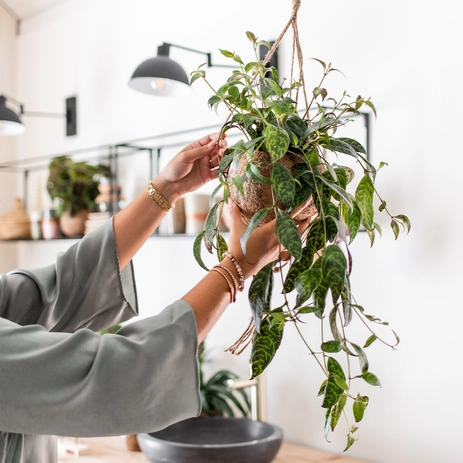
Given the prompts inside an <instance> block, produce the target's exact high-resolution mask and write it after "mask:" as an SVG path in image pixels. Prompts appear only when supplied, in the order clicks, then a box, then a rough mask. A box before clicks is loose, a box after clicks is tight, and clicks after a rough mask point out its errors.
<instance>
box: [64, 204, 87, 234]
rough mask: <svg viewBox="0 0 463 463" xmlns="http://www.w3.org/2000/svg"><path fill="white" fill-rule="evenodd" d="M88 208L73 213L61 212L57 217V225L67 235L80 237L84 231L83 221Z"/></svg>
mask: <svg viewBox="0 0 463 463" xmlns="http://www.w3.org/2000/svg"><path fill="white" fill-rule="evenodd" d="M87 217H88V210H87V209H81V210H80V211H77V212H76V213H75V214H73V215H69V214H67V213H66V212H63V213H62V214H61V216H60V218H59V226H60V228H61V231H62V232H63V234H64V235H65V236H67V237H82V236H84V233H85V222H86V221H87Z"/></svg>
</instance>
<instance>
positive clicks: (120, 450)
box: [58, 436, 368, 463]
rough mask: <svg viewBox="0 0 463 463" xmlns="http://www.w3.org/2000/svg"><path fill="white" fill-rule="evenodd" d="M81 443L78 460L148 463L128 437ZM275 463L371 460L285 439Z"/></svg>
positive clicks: (64, 459) (67, 457)
mask: <svg viewBox="0 0 463 463" xmlns="http://www.w3.org/2000/svg"><path fill="white" fill-rule="evenodd" d="M78 442H79V443H82V444H85V445H87V446H88V447H89V451H88V452H87V454H86V455H82V456H79V458H78V459H77V461H78V462H79V463H104V462H107V463H149V460H148V459H147V458H146V457H145V455H144V454H143V453H142V452H131V451H129V450H128V449H127V443H126V437H125V436H121V437H99V438H91V439H89V438H85V439H84V438H81V439H78ZM73 460H74V461H76V460H75V456H74V455H72V454H64V453H62V452H60V456H59V459H58V461H59V462H60V463H68V462H72V461H73ZM273 463H368V462H366V461H364V460H358V459H355V458H350V457H349V456H345V455H335V454H332V453H329V452H325V451H323V450H317V449H313V448H309V447H304V446H301V445H296V444H291V443H288V442H283V445H282V446H281V449H280V451H279V452H278V455H277V456H276V458H275V459H274V460H273Z"/></svg>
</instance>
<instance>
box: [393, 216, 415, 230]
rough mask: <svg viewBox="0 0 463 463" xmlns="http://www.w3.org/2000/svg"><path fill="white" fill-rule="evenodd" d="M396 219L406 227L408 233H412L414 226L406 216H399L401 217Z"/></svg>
mask: <svg viewBox="0 0 463 463" xmlns="http://www.w3.org/2000/svg"><path fill="white" fill-rule="evenodd" d="M394 218H395V219H396V220H398V221H399V222H400V223H401V224H402V225H403V226H404V228H405V230H407V233H409V232H410V229H411V228H412V224H411V222H410V219H409V218H408V217H407V216H406V215H403V214H399V215H396V216H394Z"/></svg>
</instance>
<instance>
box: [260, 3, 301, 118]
mask: <svg viewBox="0 0 463 463" xmlns="http://www.w3.org/2000/svg"><path fill="white" fill-rule="evenodd" d="M301 3H302V0H293V9H292V12H291V17H290V19H289V21H288V23H287V24H286V26H285V27H284V28H283V30H282V32H281V34H280V35H279V37H278V38H277V39H276V40H275V43H274V44H273V45H272V48H270V50H269V51H268V52H267V54H266V55H265V58H264V60H263V64H264V66H265V65H266V64H267V63H268V62H269V61H270V59H271V57H272V56H273V54H274V53H275V50H276V49H277V48H278V45H279V44H280V42H281V40H282V39H283V37H284V36H285V34H286V32H287V31H288V29H289V28H290V26H292V29H293V45H292V58H291V82H292V81H293V76H294V61H295V56H296V55H297V61H298V67H299V79H298V80H299V82H300V83H301V88H302V92H303V95H304V101H305V106H306V110H308V106H309V103H308V100H307V94H306V91H305V86H304V59H303V55H302V47H301V42H300V39H299V29H298V25H297V14H298V12H299V8H300V7H301ZM298 94H299V89H297V91H296V103H297V99H298V98H297V97H298Z"/></svg>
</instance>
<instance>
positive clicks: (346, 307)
mask: <svg viewBox="0 0 463 463" xmlns="http://www.w3.org/2000/svg"><path fill="white" fill-rule="evenodd" d="M341 299H342V311H343V315H344V326H348V325H349V324H350V322H351V321H352V314H353V310H352V295H351V290H350V280H349V277H346V284H345V285H344V291H343V292H342V294H341Z"/></svg>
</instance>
